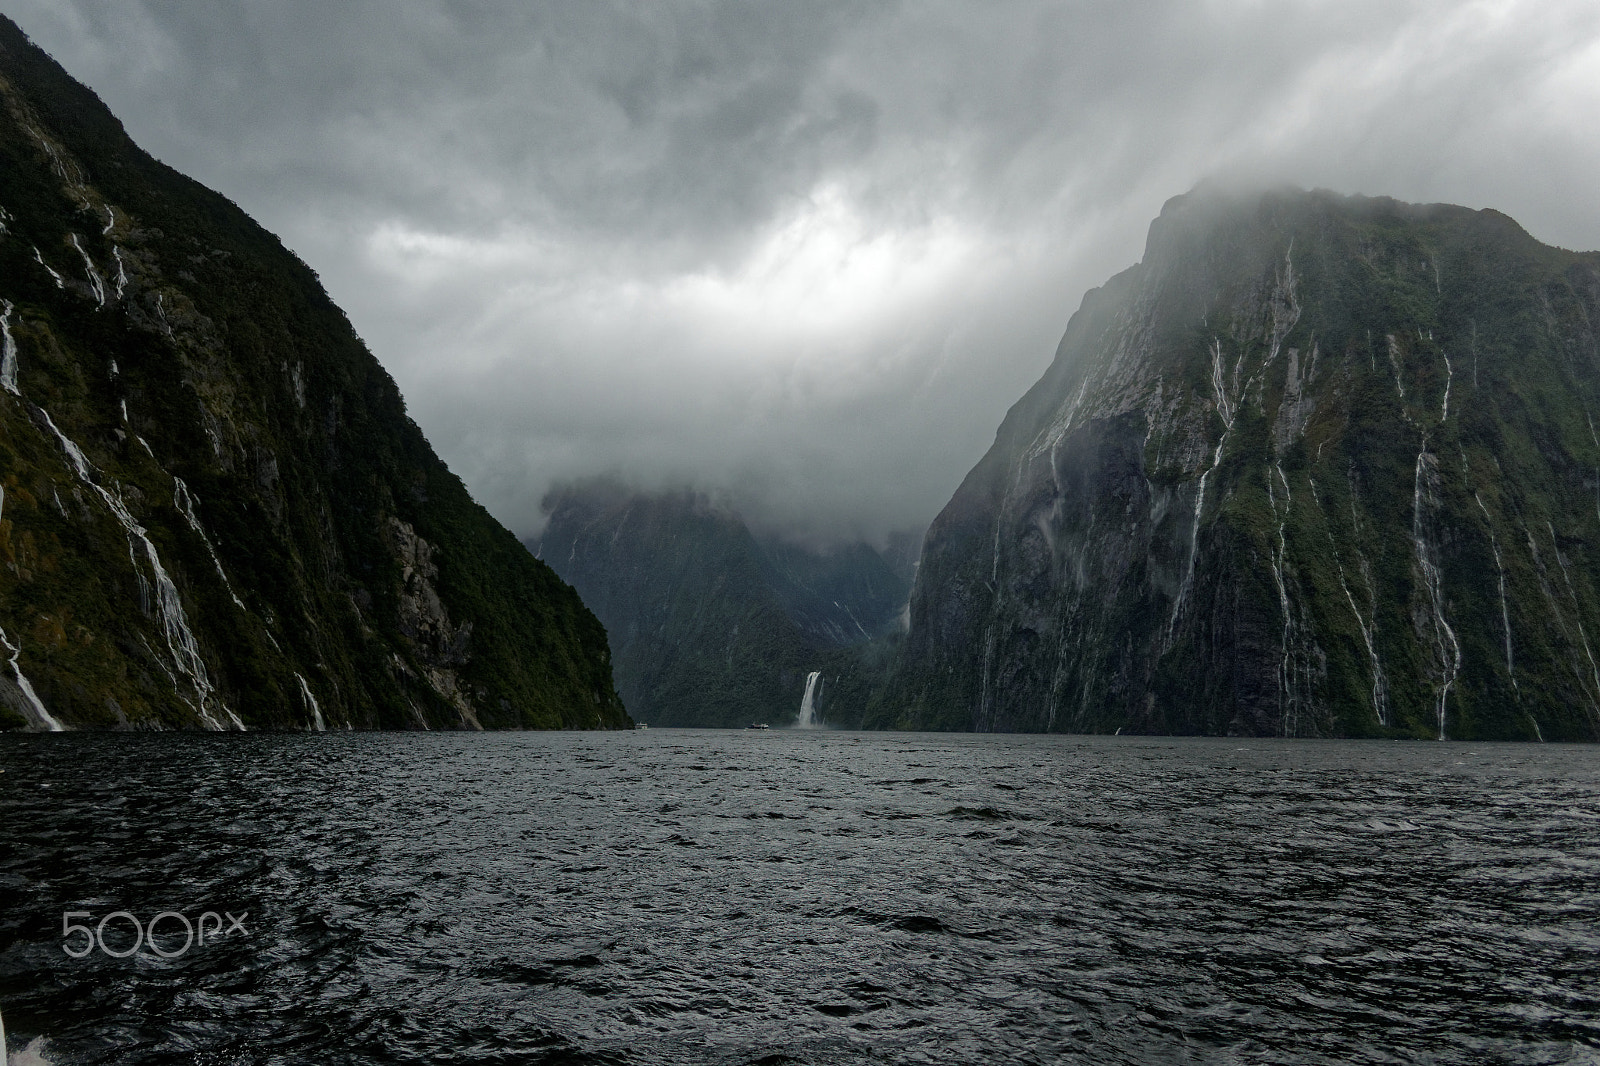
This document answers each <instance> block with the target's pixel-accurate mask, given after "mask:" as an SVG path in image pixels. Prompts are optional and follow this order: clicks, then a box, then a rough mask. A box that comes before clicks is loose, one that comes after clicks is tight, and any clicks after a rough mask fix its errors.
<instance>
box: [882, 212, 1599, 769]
mask: <svg viewBox="0 0 1600 1066" xmlns="http://www.w3.org/2000/svg"><path fill="white" fill-rule="evenodd" d="M1596 322H1600V256H1596V255H1595V254H1593V253H1589V254H1581V255H1580V254H1574V253H1569V252H1565V251H1561V250H1558V249H1554V248H1549V247H1546V246H1543V245H1540V244H1539V243H1537V242H1536V241H1534V240H1533V239H1532V238H1530V237H1529V236H1528V235H1527V234H1526V233H1524V232H1523V231H1522V230H1521V229H1520V228H1519V227H1518V226H1517V225H1516V224H1515V223H1514V222H1512V221H1511V220H1510V219H1508V218H1506V217H1505V216H1503V215H1500V214H1498V213H1496V212H1493V211H1469V210H1466V209H1464V208H1459V207H1450V206H1443V205H1432V206H1415V205H1408V204H1402V203H1397V202H1395V201H1392V200H1384V199H1366V198H1359V197H1357V198H1343V197H1339V196H1335V195H1332V194H1328V193H1320V192H1319V193H1303V192H1299V191H1293V190H1280V191H1275V192H1269V193H1265V194H1252V195H1248V196H1246V195H1231V194H1228V193H1226V192H1223V191H1221V190H1216V189H1210V190H1200V191H1197V192H1196V193H1193V194H1190V195H1188V196H1185V197H1179V198H1177V199H1175V200H1173V201H1171V202H1169V203H1168V204H1167V206H1166V208H1165V209H1164V210H1163V212H1162V214H1161V217H1160V218H1159V219H1157V220H1156V222H1155V223H1154V224H1153V225H1152V227H1151V230H1150V238H1149V242H1148V245H1147V248H1146V253H1145V257H1144V260H1143V261H1142V262H1141V263H1140V264H1139V265H1138V266H1136V267H1133V268H1131V269H1130V270H1128V271H1125V272H1124V273H1122V274H1120V275H1118V276H1117V277H1115V278H1113V279H1112V280H1111V281H1110V282H1109V283H1107V285H1106V286H1105V287H1103V288H1101V289H1098V290H1095V291H1092V292H1090V293H1089V294H1088V295H1087V296H1086V297H1085V298H1084V301H1083V306H1082V308H1081V309H1080V310H1079V311H1078V312H1077V314H1076V315H1074V316H1073V319H1072V321H1071V323H1070V324H1069V326H1068V328H1067V332H1066V335H1065V337H1064V338H1063V340H1062V342H1061V345H1060V348H1059V349H1058V351H1057V354H1056V358H1055V360H1054V362H1053V363H1052V365H1051V367H1050V368H1049V370H1048V371H1047V372H1046V374H1045V375H1044V377H1043V378H1042V379H1041V380H1040V381H1039V383H1038V384H1037V385H1035V386H1034V387H1033V388H1032V389H1031V390H1030V391H1029V392H1028V394H1027V395H1026V396H1024V397H1023V399H1022V400H1021V401H1019V402H1018V403H1017V405H1016V406H1015V407H1013V408H1012V410H1011V411H1010V412H1009V414H1008V415H1007V417H1006V419H1005V421H1004V423H1003V424H1002V426H1001V427H1000V430H999V433H998V434H997V437H996V440H995V444H994V446H993V447H992V448H991V449H990V451H989V452H988V454H987V455H985V456H984V458H983V460H982V461H981V462H980V463H979V464H978V465H977V467H975V468H974V469H973V471H972V472H971V473H970V474H969V475H968V477H967V478H966V480H965V481H964V482H963V484H962V486H961V488H960V490H959V491H958V492H957V493H956V495H955V497H954V498H953V499H952V500H951V502H950V503H949V505H948V506H947V507H946V508H945V509H944V511H943V512H942V513H941V514H940V515H939V517H938V518H937V519H936V520H935V522H934V523H933V526H932V528H931V529H930V531H929V533H928V537H927V540H926V542H925V545H924V549H923V554H922V561H921V569H920V571H919V574H918V578H917V583H916V587H915V590H914V592H913V595H912V600H911V626H910V633H909V635H908V637H907V642H906V648H905V654H904V657H903V660H902V662H901V664H900V666H899V669H898V671H897V673H896V676H895V679H894V682H893V684H892V685H891V686H890V689H889V690H888V691H887V692H886V693H885V694H884V696H883V697H882V698H880V700H879V701H878V706H879V708H880V711H881V713H883V714H884V715H885V716H887V717H888V718H889V719H890V720H892V721H893V722H894V723H895V724H899V725H902V726H921V727H939V728H966V729H977V730H1070V731H1105V732H1110V731H1114V730H1117V729H1121V730H1124V731H1138V732H1159V733H1168V732H1171V733H1210V734H1222V733H1228V734H1241V735H1276V736H1336V735H1343V736H1349V735H1403V736H1418V737H1480V738H1481V737H1501V738H1523V739H1540V738H1542V739H1547V740H1553V739H1558V738H1560V739H1584V740H1592V739H1595V738H1596V736H1597V731H1600V668H1597V666H1596V660H1595V654H1596V639H1595V638H1596V636H1597V635H1600V590H1597V588H1596V576H1597V573H1600V571H1597V569H1596V567H1597V565H1600V437H1597V435H1596V433H1595V432H1594V429H1593V418H1594V413H1595V411H1596V410H1597V409H1600V391H1597V387H1600V352H1597V347H1596V334H1595V326H1594V324H1595V323H1596Z"/></svg>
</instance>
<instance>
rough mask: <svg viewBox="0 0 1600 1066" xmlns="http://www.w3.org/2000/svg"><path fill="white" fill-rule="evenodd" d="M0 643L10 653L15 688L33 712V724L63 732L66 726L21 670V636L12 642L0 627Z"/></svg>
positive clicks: (54, 731) (53, 731)
mask: <svg viewBox="0 0 1600 1066" xmlns="http://www.w3.org/2000/svg"><path fill="white" fill-rule="evenodd" d="M0 645H4V647H5V649H6V651H8V652H10V653H11V673H12V674H13V675H14V676H15V677H16V679H17V688H19V689H21V690H22V698H23V699H24V700H26V701H27V705H28V709H29V710H31V711H32V712H33V715H34V717H35V718H36V719H37V721H35V722H34V723H33V724H34V725H38V726H43V727H44V728H46V729H48V730H50V731H51V732H52V733H60V732H64V731H65V730H66V728H67V727H66V726H64V725H62V724H61V723H60V722H59V721H57V720H56V717H55V716H54V715H52V714H51V713H50V712H49V711H48V710H46V709H45V705H44V701H43V700H41V699H40V698H39V694H38V693H37V692H35V691H34V690H33V684H32V683H31V682H29V680H28V675H26V674H24V673H23V672H22V664H21V659H22V638H21V637H20V636H19V637H18V638H17V642H16V643H15V644H12V643H11V638H10V637H8V636H6V631H5V630H4V629H0Z"/></svg>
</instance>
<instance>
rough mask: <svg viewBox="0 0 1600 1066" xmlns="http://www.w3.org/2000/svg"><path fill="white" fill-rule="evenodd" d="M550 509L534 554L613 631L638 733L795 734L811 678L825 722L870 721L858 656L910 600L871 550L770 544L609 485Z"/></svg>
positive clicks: (681, 503) (719, 513) (577, 490)
mask: <svg viewBox="0 0 1600 1066" xmlns="http://www.w3.org/2000/svg"><path fill="white" fill-rule="evenodd" d="M545 507H546V509H547V510H548V511H549V512H550V521H549V524H548V525H547V526H546V528H545V531H544V534H543V536H542V538H541V539H540V541H539V543H538V544H530V545H529V547H530V549H531V550H533V551H535V552H537V553H538V554H539V556H540V558H542V559H544V560H546V561H547V562H549V563H550V565H551V566H552V567H554V568H555V570H556V572H557V573H558V574H560V575H561V576H562V578H564V579H565V580H567V581H570V582H571V583H572V585H573V587H574V588H576V589H577V590H578V591H579V593H580V594H582V596H583V598H584V601H585V602H586V603H588V604H589V605H590V606H591V607H592V608H593V609H594V612H595V614H596V615H598V616H599V618H600V620H601V621H602V622H603V623H604V624H605V626H606V630H607V633H608V634H609V635H610V638H611V643H612V646H613V648H614V649H615V655H616V658H615V662H616V676H617V688H618V690H619V691H620V692H621V693H622V695H623V698H624V699H625V700H626V701H627V704H628V706H629V707H630V708H631V709H632V711H633V713H634V715H635V716H637V717H639V718H640V719H641V720H644V721H648V722H649V723H650V724H652V725H684V726H740V725H746V724H749V723H750V722H768V723H770V724H773V725H778V724H785V723H789V722H793V721H794V720H795V717H796V715H797V714H798V712H799V708H800V701H801V698H802V696H803V695H804V692H805V686H806V677H807V675H808V674H809V673H810V672H812V671H819V672H821V673H822V674H823V675H824V676H823V679H822V685H821V695H820V703H819V707H820V710H821V712H822V714H823V716H824V717H825V718H829V717H832V718H833V719H834V720H838V718H837V716H839V715H845V716H849V717H851V718H852V721H853V720H854V718H855V717H857V716H859V714H860V713H861V711H862V709H863V708H864V706H865V692H864V691H862V689H861V684H860V679H859V678H858V677H857V674H858V672H859V671H858V663H857V660H856V658H855V657H854V656H853V655H852V654H851V652H850V650H849V649H850V648H851V646H852V645H858V644H862V643H864V642H866V641H867V640H868V639H869V638H871V637H875V636H878V635H881V634H883V633H885V632H887V631H889V630H891V629H893V628H894V627H895V626H896V625H897V623H898V619H899V616H900V614H901V612H902V610H903V608H904V605H905V602H906V596H907V595H908V593H909V591H910V589H909V585H908V583H907V582H906V581H905V580H904V578H902V577H900V576H899V575H897V574H896V573H895V572H894V570H893V569H892V568H891V566H890V565H889V564H888V563H887V562H885V561H884V559H883V558H882V557H881V556H880V555H879V554H878V553H877V552H876V551H874V550H873V549H872V548H871V547H870V546H868V545H864V544H857V545H853V546H849V547H846V548H841V549H839V550H836V551H832V552H819V551H813V550H809V549H806V548H803V547H800V546H797V545H793V544H785V543H780V542H776V541H768V540H763V539H759V538H757V537H755V536H754V535H752V533H751V532H750V530H749V529H748V528H747V527H746V525H745V523H744V521H743V520H742V519H741V518H740V516H739V515H738V514H737V513H735V512H734V511H732V510H730V509H728V508H727V507H723V506H718V505H716V504H714V503H713V502H712V501H711V500H709V499H708V498H707V497H706V496H704V495H703V494H698V493H693V492H668V493H657V494H649V493H638V492H633V491H631V490H629V489H627V488H625V487H622V486H619V485H615V484H612V483H608V482H604V481H599V482H587V483H583V484H578V485H569V486H566V487H564V488H561V489H558V490H557V491H555V492H553V493H551V495H550V497H549V498H548V499H547V500H546V501H545ZM836 693H839V694H847V698H846V699H844V700H843V702H841V701H840V700H838V699H835V694H836Z"/></svg>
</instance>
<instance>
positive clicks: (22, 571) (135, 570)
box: [0, 18, 629, 729]
mask: <svg viewBox="0 0 1600 1066" xmlns="http://www.w3.org/2000/svg"><path fill="white" fill-rule="evenodd" d="M0 334H3V337H0V339H3V365H0V564H3V565H0V643H3V645H4V650H3V661H0V725H8V726H21V725H29V726H32V727H35V728H53V727H57V726H65V727H73V728H213V729H231V728H244V727H247V726H248V727H252V728H255V727H270V728H316V729H322V728H329V729H332V728H375V727H381V728H495V727H513V728H516V727H616V726H626V725H628V724H629V720H628V717H627V714H626V712H625V711H624V709H623V706H622V703H621V701H620V700H619V699H618V697H617V695H616V692H615V690H614V688H613V685H612V680H611V670H610V661H609V650H608V647H607V643H606V637H605V632H604V630H603V629H602V628H601V626H600V625H599V623H598V622H597V621H596V620H595V618H594V616H593V615H592V614H591V613H590V612H589V611H588V610H587V609H586V608H585V607H584V606H583V604H582V603H581V602H580V601H579V599H578V597H577V596H576V594H575V593H573V591H572V590H571V589H570V588H569V587H567V586H566V585H565V584H563V583H562V582H561V581H560V580H559V579H558V578H556V576H555V575H554V574H553V573H551V572H550V570H549V568H548V567H546V566H544V565H543V564H542V563H539V562H537V561H536V560H534V559H532V558H531V557H529V556H528V554H527V553H526V552H525V551H524V550H523V549H522V547H521V545H520V544H519V543H518V541H517V540H516V538H515V537H514V536H512V534H511V533H510V532H508V531H507V530H505V529H504V528H502V527H501V526H500V525H499V524H498V523H496V522H495V521H494V520H493V519H492V518H491V517H490V516H489V515H488V513H487V512H485V511H484V510H483V509H482V508H481V507H480V506H478V505H477V504H476V503H475V502H474V501H473V500H472V499H471V497H470V496H469V495H468V494H467V491H466V489H465V488H464V487H463V486H462V484H461V482H460V481H459V479H457V478H456V477H455V475H454V474H452V473H451V472H450V471H449V470H448V469H446V467H445V465H444V464H443V463H442V462H441V461H440V460H439V458H438V457H437V456H436V455H435V454H434V453H433V451H432V449H431V448H430V447H429V445H428V443H427V441H426V440H425V439H424V438H423V435H422V433H421V431H420V430H419V429H418V428H417V427H416V425H415V424H413V423H412V422H411V420H410V419H409V418H408V417H407V415H406V412H405V405H404V402H403V401H402V399H401V397H400V393H399V391H398V390H397V388H396V387H395V384H394V382H393V380H392V379H391V378H390V377H389V375H388V374H386V373H385V372H384V371H383V370H382V368H381V367H380V366H379V365H378V363H377V362H376V360H374V359H373V357H372V356H371V354H370V353H369V352H368V351H367V350H366V348H365V347H364V346H363V344H362V343H361V341H360V339H359V338H358V337H357V336H356V334H355V332H354V330H353V329H352V328H351V326H350V323H349V322H348V321H347V320H346V319H345V316H344V315H343V313H342V312H341V311H340V310H339V309H338V308H337V307H335V306H334V305H333V303H332V302H331V301H330V300H329V299H328V297H327V294H326V293H325V292H324V291H323V290H322V287H321V285H320V284H319V283H318V281H317V278H316V275H315V274H314V273H313V272H312V271H311V270H310V269H309V268H307V267H306V266H305V264H303V263H301V262H300V261H299V260H298V259H297V258H296V257H295V256H294V255H292V254H291V253H290V252H288V251H287V250H285V249H284V248H283V246H282V245H281V244H280V243H279V242H278V241H277V240H276V239H275V238H274V237H273V236H272V235H271V234H269V233H267V232H266V231H264V230H263V229H261V227H260V226H258V225H257V224H256V223H255V222H253V221H252V220H251V219H249V218H248V217H247V216H246V215H245V214H244V213H243V212H242V211H240V210H239V209H238V208H237V207H235V206H234V205H233V204H232V203H230V202H228V201H227V200H226V199H224V198H223V197H221V196H219V195H217V194H216V193H214V192H211V191H210V190H208V189H205V188H203V187H202V186H200V185H198V184H196V183H195V182H193V181H190V180H189V179H187V178H185V177H183V176H182V175H179V174H177V173H176V172H174V171H173V170H171V169H170V168H168V167H166V166H164V165H163V164H161V163H159V162H157V161H155V160H153V159H151V158H150V157H149V156H148V155H147V154H145V153H144V152H143V151H141V150H140V149H139V148H138V147H137V146H135V145H134V144H133V143H132V141H130V140H129V139H128V137H127V135H126V133H125V132H124V131H123V129H122V126H121V125H120V123H118V122H117V120H116V119H115V118H114V117H113V116H112V115H111V114H110V112H109V111H107V110H106V108H105V106H104V105H103V104H102V103H101V102H100V101H99V100H98V99H97V98H96V97H95V95H94V94H93V93H92V92H90V91H89V90H88V89H86V88H84V87H83V86H82V85H80V84H78V83H77V82H75V81H73V80H72V79H71V78H70V77H69V76H68V75H67V74H66V73H65V72H64V71H62V70H61V69H60V67H58V66H57V65H56V64H55V63H54V62H53V61H52V60H51V59H50V58H49V57H48V56H47V55H45V54H44V53H43V52H41V51H40V50H39V49H37V48H35V47H34V46H33V45H32V44H31V43H29V41H28V40H27V38H26V37H25V36H24V35H23V33H22V32H21V31H20V30H19V29H18V28H17V27H16V26H15V25H14V24H13V23H11V22H10V21H8V20H6V19H4V18H0Z"/></svg>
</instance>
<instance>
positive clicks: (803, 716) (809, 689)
mask: <svg viewBox="0 0 1600 1066" xmlns="http://www.w3.org/2000/svg"><path fill="white" fill-rule="evenodd" d="M821 677H822V671H821V670H813V671H811V672H810V673H809V674H807V675H806V695H805V698H804V699H802V700H801V701H800V721H799V722H797V723H796V725H798V726H799V728H801V729H815V728H817V726H818V725H820V724H821V723H820V722H818V721H817V705H816V691H817V681H818V680H819V679H821Z"/></svg>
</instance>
